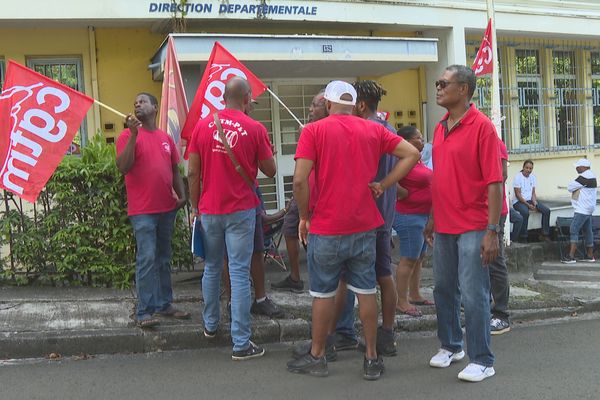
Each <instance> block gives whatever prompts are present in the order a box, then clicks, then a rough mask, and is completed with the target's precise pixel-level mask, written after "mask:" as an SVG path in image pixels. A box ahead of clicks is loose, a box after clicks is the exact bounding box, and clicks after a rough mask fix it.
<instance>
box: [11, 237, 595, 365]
mask: <svg viewBox="0 0 600 400" xmlns="http://www.w3.org/2000/svg"><path fill="white" fill-rule="evenodd" d="M515 249H516V248H515ZM513 251H518V252H524V251H525V250H524V249H523V248H522V247H519V248H518V249H517V250H511V252H513ZM396 253H397V252H396V251H394V254H396ZM541 253H542V254H544V251H542V252H541ZM513 257H514V256H513ZM528 257H529V258H528V259H529V260H532V259H533V257H531V256H528ZM394 261H395V262H396V261H397V260H394ZM522 266H523V265H522V263H521V267H522ZM521 267H519V271H517V272H511V274H510V279H511V304H510V309H511V315H512V322H513V324H519V323H522V322H524V321H529V320H534V319H546V318H557V317H569V316H576V315H579V314H581V313H585V312H592V311H600V294H597V293H595V295H596V296H594V295H591V296H590V295H589V293H588V294H587V295H586V296H581V295H580V294H579V293H577V291H576V290H575V289H573V290H569V289H568V287H567V289H564V285H563V288H562V289H559V288H558V286H550V285H548V284H545V283H539V282H537V281H535V280H534V279H533V278H532V273H531V270H528V271H525V270H524V268H521ZM532 267H533V265H531V266H530V268H532ZM266 270H267V276H266V280H267V283H266V287H267V290H268V292H269V297H271V298H272V299H273V301H275V302H276V303H277V304H279V305H280V306H282V307H283V308H284V309H285V311H286V317H285V318H284V319H280V320H271V319H268V318H266V317H260V316H259V317H257V316H253V340H255V341H256V342H258V343H273V342H290V341H297V340H303V339H307V338H309V320H310V307H311V298H310V296H309V294H308V291H305V292H304V293H301V294H294V293H290V292H276V291H272V290H270V286H271V282H276V281H279V280H280V279H283V278H284V277H285V276H286V274H287V272H284V271H282V270H281V268H279V267H278V266H277V265H275V264H270V263H268V264H267V266H266ZM301 271H303V279H304V281H305V285H306V282H307V280H306V266H305V265H304V260H302V265H301ZM422 275H423V277H422V287H423V295H424V296H425V297H427V298H429V299H432V297H433V296H432V291H433V279H432V278H433V277H432V270H431V268H424V269H423V273H422ZM200 277H201V273H200V272H191V273H187V272H186V273H176V274H174V275H173V288H174V294H175V303H176V305H177V307H179V308H181V309H184V310H186V311H189V312H191V314H192V318H191V319H190V320H186V321H180V320H170V319H166V318H161V325H160V326H159V327H158V328H156V329H153V330H142V329H140V328H138V327H136V326H135V323H134V320H133V315H134V309H135V295H134V291H133V290H111V289H97V288H47V287H24V288H19V287H0V358H27V357H48V356H50V355H51V354H52V353H56V354H58V355H60V356H67V355H80V354H83V355H86V354H100V353H131V352H150V351H166V350H179V349H196V348H203V347H212V346H229V345H230V337H229V333H228V331H229V324H228V323H223V324H222V326H221V329H220V334H219V335H218V339H217V340H216V341H215V340H210V341H208V340H207V339H206V338H204V336H203V335H202V318H201V311H202V295H201V292H200ZM305 289H307V288H306V287H305ZM596 297H598V298H596ZM421 310H422V311H423V314H424V315H423V316H422V317H419V318H413V317H409V316H406V315H397V316H396V326H397V330H398V331H409V332H414V331H432V330H435V327H436V319H435V309H434V307H433V306H428V307H427V306H426V307H421ZM222 311H223V313H222V315H223V316H224V317H225V318H224V322H226V321H227V316H226V311H225V304H224V303H223V304H222Z"/></svg>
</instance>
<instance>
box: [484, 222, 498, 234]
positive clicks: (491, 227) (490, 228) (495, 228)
mask: <svg viewBox="0 0 600 400" xmlns="http://www.w3.org/2000/svg"><path fill="white" fill-rule="evenodd" d="M487 230H488V231H493V232H496V233H500V225H498V224H488V226H487Z"/></svg>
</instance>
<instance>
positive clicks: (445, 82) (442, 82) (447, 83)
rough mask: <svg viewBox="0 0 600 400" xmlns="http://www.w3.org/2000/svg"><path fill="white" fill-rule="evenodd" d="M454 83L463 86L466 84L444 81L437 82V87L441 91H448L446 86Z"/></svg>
mask: <svg viewBox="0 0 600 400" xmlns="http://www.w3.org/2000/svg"><path fill="white" fill-rule="evenodd" d="M453 83H458V84H459V85H462V84H464V83H465V82H450V81H446V80H443V79H442V80H439V81H435V87H439V88H440V89H446V86H448V85H451V84H453Z"/></svg>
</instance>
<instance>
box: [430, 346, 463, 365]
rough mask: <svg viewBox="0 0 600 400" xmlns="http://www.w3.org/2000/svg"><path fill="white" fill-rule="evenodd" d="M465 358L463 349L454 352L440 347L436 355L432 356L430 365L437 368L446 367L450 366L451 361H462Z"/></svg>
mask: <svg viewBox="0 0 600 400" xmlns="http://www.w3.org/2000/svg"><path fill="white" fill-rule="evenodd" d="M463 358H465V352H464V351H463V350H461V351H459V352H458V353H453V352H451V351H448V350H445V349H440V350H439V351H438V352H437V354H436V355H435V356H433V357H431V360H429V365H431V366H432V367H435V368H446V367H449V366H450V363H453V362H454V361H460V360H462V359H463Z"/></svg>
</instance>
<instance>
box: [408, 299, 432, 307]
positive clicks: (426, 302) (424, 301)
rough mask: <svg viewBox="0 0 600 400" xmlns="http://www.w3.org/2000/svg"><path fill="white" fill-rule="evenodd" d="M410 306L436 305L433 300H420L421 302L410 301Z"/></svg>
mask: <svg viewBox="0 0 600 400" xmlns="http://www.w3.org/2000/svg"><path fill="white" fill-rule="evenodd" d="M409 303H410V304H412V305H415V306H435V303H434V302H433V301H431V300H420V301H412V300H411V301H409Z"/></svg>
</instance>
